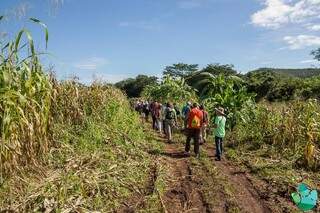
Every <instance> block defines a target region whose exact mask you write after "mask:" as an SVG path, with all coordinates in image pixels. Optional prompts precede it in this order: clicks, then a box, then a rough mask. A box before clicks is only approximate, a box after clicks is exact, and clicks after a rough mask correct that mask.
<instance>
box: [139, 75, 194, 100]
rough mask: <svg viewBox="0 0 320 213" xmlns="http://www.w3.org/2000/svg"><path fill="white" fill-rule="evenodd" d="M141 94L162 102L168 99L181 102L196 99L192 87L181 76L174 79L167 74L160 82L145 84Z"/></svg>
mask: <svg viewBox="0 0 320 213" xmlns="http://www.w3.org/2000/svg"><path fill="white" fill-rule="evenodd" d="M143 95H144V97H145V98H147V99H151V100H157V101H160V102H162V103H165V102H168V101H170V102H173V103H179V104H182V103H184V102H185V101H187V100H193V101H196V100H197V96H196V92H195V90H194V88H192V87H191V86H189V85H188V84H187V83H186V82H185V80H184V79H183V78H178V79H174V78H172V77H171V76H169V75H167V76H165V77H164V79H163V81H162V82H161V83H160V84H157V85H150V86H147V87H146V89H145V90H144V92H143Z"/></svg>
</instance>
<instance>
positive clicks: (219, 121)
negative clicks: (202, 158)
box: [213, 107, 226, 161]
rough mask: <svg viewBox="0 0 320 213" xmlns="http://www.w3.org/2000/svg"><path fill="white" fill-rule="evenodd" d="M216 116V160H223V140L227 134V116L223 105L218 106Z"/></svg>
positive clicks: (214, 126)
mask: <svg viewBox="0 0 320 213" xmlns="http://www.w3.org/2000/svg"><path fill="white" fill-rule="evenodd" d="M215 110H216V117H215V119H214V125H213V128H214V136H215V143H216V159H215V160H216V161H221V155H222V142H223V138H224V137H225V135H226V130H225V127H226V117H225V114H224V109H223V108H222V107H219V108H216V109H215Z"/></svg>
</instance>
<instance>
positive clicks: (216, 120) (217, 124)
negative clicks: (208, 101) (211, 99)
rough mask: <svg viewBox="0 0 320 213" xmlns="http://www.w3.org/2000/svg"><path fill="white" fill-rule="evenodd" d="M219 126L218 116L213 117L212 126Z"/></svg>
mask: <svg viewBox="0 0 320 213" xmlns="http://www.w3.org/2000/svg"><path fill="white" fill-rule="evenodd" d="M218 127H219V118H218V117H216V118H215V119H214V124H213V128H215V129H216V128H218Z"/></svg>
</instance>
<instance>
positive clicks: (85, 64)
mask: <svg viewBox="0 0 320 213" xmlns="http://www.w3.org/2000/svg"><path fill="white" fill-rule="evenodd" d="M108 63H109V61H108V60H107V59H105V58H100V57H92V58H89V59H86V60H83V61H80V62H77V63H74V64H73V67H75V68H77V69H82V70H96V69H97V68H98V67H101V66H103V65H106V64H108Z"/></svg>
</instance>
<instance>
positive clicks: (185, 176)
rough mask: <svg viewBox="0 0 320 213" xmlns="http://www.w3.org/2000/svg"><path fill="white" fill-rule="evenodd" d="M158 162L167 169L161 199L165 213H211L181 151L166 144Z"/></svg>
mask: <svg viewBox="0 0 320 213" xmlns="http://www.w3.org/2000/svg"><path fill="white" fill-rule="evenodd" d="M159 161H160V163H162V164H165V165H166V168H167V187H166V188H167V190H166V192H165V193H164V194H163V197H162V199H163V201H164V209H165V212H168V213H176V212H211V211H210V209H209V208H208V204H207V203H206V202H205V201H204V199H203V195H202V194H201V192H200V190H199V183H198V182H196V181H195V180H194V178H193V174H192V170H191V168H190V160H189V158H187V157H186V156H184V153H183V151H179V148H178V147H177V146H176V145H174V144H166V145H165V151H164V153H163V155H162V156H161V157H160V159H159Z"/></svg>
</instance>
